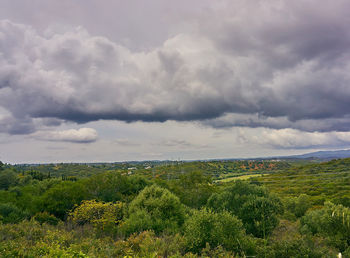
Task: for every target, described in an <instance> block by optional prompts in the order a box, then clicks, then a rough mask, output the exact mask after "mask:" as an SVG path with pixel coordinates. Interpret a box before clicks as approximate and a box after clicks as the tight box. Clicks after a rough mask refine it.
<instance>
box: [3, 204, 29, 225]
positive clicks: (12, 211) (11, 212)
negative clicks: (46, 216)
mask: <svg viewBox="0 0 350 258" xmlns="http://www.w3.org/2000/svg"><path fill="white" fill-rule="evenodd" d="M27 218H29V214H28V212H25V211H22V210H21V209H19V208H18V207H17V206H15V205H13V204H12V203H0V222H2V223H5V224H6V223H18V222H20V221H22V220H24V219H27Z"/></svg>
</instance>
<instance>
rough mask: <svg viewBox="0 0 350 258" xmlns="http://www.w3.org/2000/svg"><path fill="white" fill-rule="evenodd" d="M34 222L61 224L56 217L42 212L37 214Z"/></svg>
mask: <svg viewBox="0 0 350 258" xmlns="http://www.w3.org/2000/svg"><path fill="white" fill-rule="evenodd" d="M33 219H34V220H36V221H37V222H39V223H40V224H43V223H47V224H50V225H54V226H55V225H57V224H58V222H59V219H57V218H56V217H55V216H53V215H51V214H49V213H48V212H40V213H37V214H35V216H34V217H33Z"/></svg>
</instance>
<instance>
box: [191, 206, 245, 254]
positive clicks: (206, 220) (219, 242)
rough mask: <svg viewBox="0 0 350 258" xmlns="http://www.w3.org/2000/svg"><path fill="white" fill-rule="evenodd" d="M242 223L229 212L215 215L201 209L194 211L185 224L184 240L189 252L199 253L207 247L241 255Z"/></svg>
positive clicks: (242, 241) (210, 211)
mask: <svg viewBox="0 0 350 258" xmlns="http://www.w3.org/2000/svg"><path fill="white" fill-rule="evenodd" d="M244 236H245V234H244V230H243V225H242V222H241V221H240V220H239V219H238V218H237V217H235V216H233V215H231V214H230V213H229V212H226V211H224V212H219V213H215V212H213V211H212V210H210V209H206V208H203V209H201V210H200V211H195V212H194V213H193V215H192V216H190V217H189V219H188V220H187V221H186V223H185V238H186V242H187V247H188V249H189V250H190V251H193V252H196V253H199V251H200V250H201V249H203V248H205V247H206V246H207V244H208V245H209V246H210V247H211V248H215V247H218V246H222V247H224V248H225V249H226V250H231V251H234V252H236V253H242V251H243V246H242V245H243V244H244V242H245V240H244Z"/></svg>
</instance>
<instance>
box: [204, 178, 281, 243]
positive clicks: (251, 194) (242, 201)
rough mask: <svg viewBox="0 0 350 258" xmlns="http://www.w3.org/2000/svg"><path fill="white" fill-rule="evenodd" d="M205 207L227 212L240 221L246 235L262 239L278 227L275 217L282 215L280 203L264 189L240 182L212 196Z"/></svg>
mask: <svg viewBox="0 0 350 258" xmlns="http://www.w3.org/2000/svg"><path fill="white" fill-rule="evenodd" d="M207 206H209V207H210V208H212V209H214V210H218V211H224V210H227V211H229V212H230V213H231V214H233V215H236V216H237V217H238V218H239V219H241V220H242V222H243V225H244V227H245V229H246V231H247V233H251V234H253V235H254V236H256V237H264V238H265V236H267V235H268V234H270V233H271V232H272V230H273V229H274V228H275V227H276V226H277V225H278V219H277V215H278V214H281V213H283V206H282V203H281V201H280V200H279V199H278V198H277V197H275V196H273V195H271V194H269V193H268V191H267V190H266V189H265V188H264V187H261V186H257V185H253V184H249V183H246V182H242V181H237V182H235V183H234V185H232V186H230V187H228V188H226V189H225V190H224V191H223V192H221V193H215V194H213V195H212V196H211V197H210V198H209V200H208V204H207Z"/></svg>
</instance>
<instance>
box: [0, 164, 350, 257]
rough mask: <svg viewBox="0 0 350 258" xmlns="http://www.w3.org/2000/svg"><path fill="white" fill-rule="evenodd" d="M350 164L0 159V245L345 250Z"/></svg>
mask: <svg viewBox="0 0 350 258" xmlns="http://www.w3.org/2000/svg"><path fill="white" fill-rule="evenodd" d="M349 167H350V160H349V159H344V160H335V161H330V162H326V163H316V164H306V165H304V164H300V163H292V162H285V161H208V162H144V163H142V162H140V163H130V164H128V163H113V164H102V163H101V164H98V163H96V164H48V165H30V166H29V165H17V166H11V165H9V164H3V163H2V162H0V254H1V255H2V256H5V257H16V256H20V257H124V256H126V257H130V256H131V257H132V256H133V257H157V256H164V257H181V256H185V257H196V256H206V257H249V256H250V257H252V256H253V257H335V255H336V254H337V253H338V252H342V253H343V255H344V256H345V257H346V255H350V210H349V206H350V205H349V204H350V201H349V200H350V192H349V188H348V184H347V183H348V180H350V179H348V178H349V177H348V174H347V171H348V168H349ZM240 179H241V180H240ZM243 179H245V180H243ZM335 185H336V187H335ZM332 187H333V188H332Z"/></svg>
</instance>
